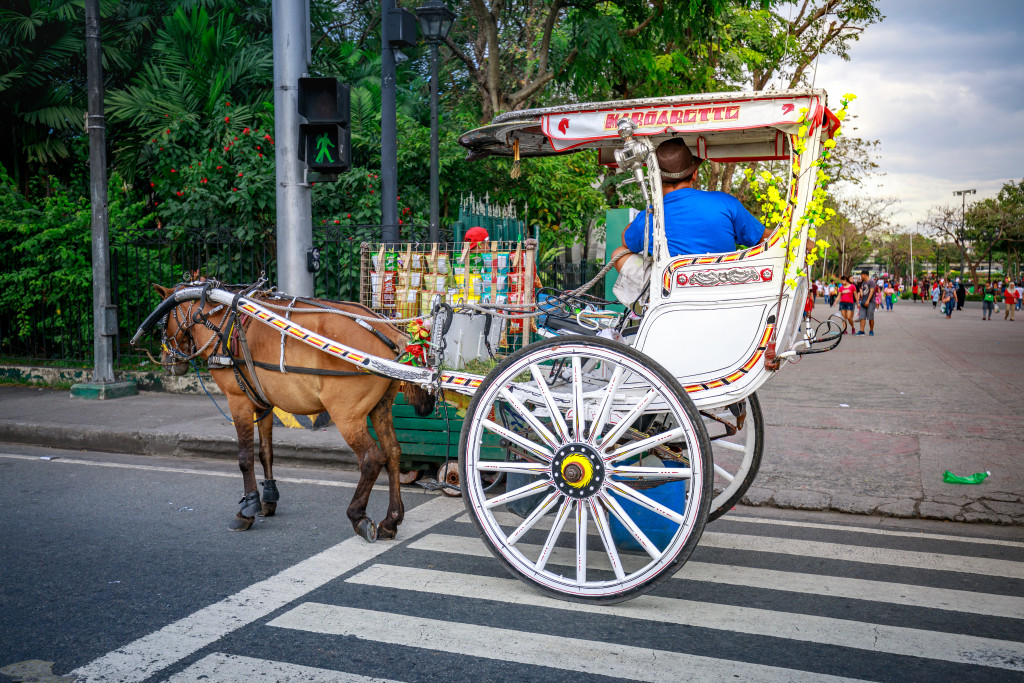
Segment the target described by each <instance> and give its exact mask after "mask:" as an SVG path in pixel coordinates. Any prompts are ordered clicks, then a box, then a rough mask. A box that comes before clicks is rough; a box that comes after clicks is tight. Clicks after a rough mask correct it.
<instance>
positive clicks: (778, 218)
mask: <svg viewBox="0 0 1024 683" xmlns="http://www.w3.org/2000/svg"><path fill="white" fill-rule="evenodd" d="M855 99H857V96H856V95H854V94H853V93H846V94H845V95H843V97H842V98H841V99H840V108H839V111H837V112H835V117H836V118H837V119H838V120H839V121H843V120H845V119H846V112H847V109H848V108H849V106H850V102H852V101H853V100H855ZM807 113H808V109H807V107H803V108H802V109H800V118H799V119H798V120H797V122H798V123H801V124H803V125H801V126H800V128H799V129H798V130H797V132H796V134H795V135H791V136H790V143H791V145H792V148H793V164H792V171H791V174H790V179H789V182H788V183H786V184H785V185H784V183H785V181H784V180H783V179H782V178H779V177H777V176H775V175H773V174H771V173H770V172H768V171H761V173H759V174H755V173H754V171H753V170H752V169H749V168H748V169H745V170H744V174H745V175H746V177H747V180H748V182H749V183H750V189H751V192H753V194H754V198H755V199H756V200H757V202H758V207H759V209H760V212H761V215H760V217H759V218H760V220H761V223H763V224H766V225H769V224H771V225H776V226H778V225H780V224H781V223H782V222H783V221H784V222H785V223H788V224H790V228H789V230H790V232H789V235H788V238H787V243H786V248H787V250H788V252H789V254H788V263H789V268H788V269H787V272H786V285H787V286H789V287H794V286H796V278H797V277H798V276H801V275H806V274H807V268H810V267H811V266H813V265H814V264H815V262H817V260H818V257H819V255H820V254H821V253H822V252H823V251H824V249H825V248H826V247H828V246H829V243H828V242H827V241H826V240H823V239H816V238H817V228H819V227H821V225H823V224H824V223H825V221H827V220H829V219H831V218H832V217H833V216H835V214H836V212H835V211H833V210H832V209H830V208H828V207H826V206H825V200H826V199H827V197H828V193H827V192H826V189H825V187H826V183H827V182H828V175H827V174H826V173H825V172H824V171H823V170H822V168H823V167H825V166H827V164H828V158H829V157H830V156H831V154H832V150H833V149H834V148H835V146H836V140H837V139H838V138H839V136H840V135H842V127H839V128H836V130H835V132H834V133H833V135H832V138H831V139H829V140H826V141H825V142H824V143H823V149H822V152H821V155H820V156H819V157H818V158H817V159H815V160H814V162H813V163H812V166H817V167H818V169H817V172H816V174H815V183H814V190H813V191H812V193H811V198H810V200H809V201H808V202H807V207H806V208H805V209H804V214H803V215H802V216H801V217H800V219H799V220H798V221H797V224H796V227H797V228H798V229H797V230H796V231H795V232H796V235H795V236H794V235H793V232H794V231H793V226H792V220H791V218H792V213H793V206H794V205H795V204H796V201H797V197H796V192H797V181H798V180H799V178H800V155H801V154H803V152H804V150H805V149H807V139H808V137H809V135H811V134H812V133H811V132H810V131H809V126H808V125H807V124H805V123H803V122H804V120H805V118H806V116H807ZM823 124H824V122H823ZM786 186H788V187H786ZM782 187H786V194H785V196H784V195H783V193H782V192H780V188H782ZM804 225H808V228H807V237H808V238H809V239H811V240H814V244H815V248H814V249H812V250H811V251H810V252H808V253H807V255H806V258H805V259H804V263H803V264H798V263H797V262H796V254H797V252H798V250H799V248H800V233H801V232H802V231H803V227H804Z"/></svg>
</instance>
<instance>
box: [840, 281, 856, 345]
mask: <svg viewBox="0 0 1024 683" xmlns="http://www.w3.org/2000/svg"><path fill="white" fill-rule="evenodd" d="M840 279H841V280H842V284H841V285H840V286H839V314H840V315H841V316H843V319H844V320H845V321H846V322H847V324H848V325H849V330H848V331H844V332H843V334H853V331H854V326H853V305H854V302H855V301H856V297H855V294H856V291H857V287H856V286H854V284H853V283H852V282H850V276H849V275H844V276H843V277H842V278H840Z"/></svg>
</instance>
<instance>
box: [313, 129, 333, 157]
mask: <svg viewBox="0 0 1024 683" xmlns="http://www.w3.org/2000/svg"><path fill="white" fill-rule="evenodd" d="M328 147H337V145H335V144H333V143H332V142H331V138H330V136H329V135H327V133H324V134H323V135H321V136H320V137H318V138H317V139H316V163H318V164H319V163H321V162H322V161H323V160H324V157H327V163H329V164H333V163H334V157H332V156H331V152H330V151H329V150H328V149H327V148H328Z"/></svg>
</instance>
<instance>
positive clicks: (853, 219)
mask: <svg viewBox="0 0 1024 683" xmlns="http://www.w3.org/2000/svg"><path fill="white" fill-rule="evenodd" d="M897 202H898V200H897V199H895V198H891V197H860V196H858V197H853V198H848V199H845V200H838V199H835V198H831V197H830V198H829V199H828V200H826V206H828V207H829V208H832V209H833V210H834V211H835V212H836V213H835V215H834V216H832V218H830V219H828V220H826V221H825V223H824V225H822V226H821V228H820V229H819V236H822V237H824V239H827V240H828V242H829V244H831V245H832V248H833V249H834V250H835V251H834V252H833V253H834V256H833V259H835V263H836V266H837V267H838V274H840V275H844V274H850V272H851V271H852V270H853V268H854V266H856V265H857V264H858V263H860V262H861V261H863V260H864V259H865V258H866V257H867V256H869V255H870V254H871V252H872V251H873V250H874V246H875V245H874V243H873V242H872V240H873V238H875V237H876V234H877V233H878V231H880V230H881V229H882V228H884V227H886V226H888V225H889V219H890V217H891V215H892V211H893V209H894V207H895V205H896V204H897Z"/></svg>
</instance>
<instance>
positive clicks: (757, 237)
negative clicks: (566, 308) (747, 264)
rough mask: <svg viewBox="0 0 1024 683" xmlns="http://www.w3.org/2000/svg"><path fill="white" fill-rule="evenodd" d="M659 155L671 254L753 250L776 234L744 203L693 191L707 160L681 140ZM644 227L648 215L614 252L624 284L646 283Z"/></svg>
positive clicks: (639, 218)
mask: <svg viewBox="0 0 1024 683" xmlns="http://www.w3.org/2000/svg"><path fill="white" fill-rule="evenodd" d="M656 153H657V155H658V166H659V167H661V191H662V194H663V195H664V197H665V199H664V205H665V238H666V241H667V242H668V251H669V255H670V256H681V255H684V254H686V255H689V254H715V253H721V252H726V251H732V250H733V249H735V248H736V246H737V245H746V246H753V245H755V244H760V243H761V242H763V241H765V240H766V239H768V237H769V235H770V234H771V230H769V229H767V228H765V227H764V226H763V225H761V223H760V222H758V220H757V219H756V218H754V217H753V216H752V215H750V212H749V211H747V210H746V209H745V208H744V207H743V204H741V203H740V200H738V199H736V198H735V197H733V196H732V195H731V194H727V193H725V192H702V191H700V190H698V189H697V188H696V187H694V185H695V184H696V180H697V169H698V168H699V167H700V165H701V163H703V161H704V160H703V159H699V158H697V157H694V156H693V154H692V153H691V152H690V149H689V148H688V147H687V146H686V143H685V142H683V140H682V139H680V138H672V139H670V140H666V141H665V142H663V143H661V144H660V145H658V149H657V152H656ZM645 225H647V212H646V211H644V212H641V213H640V215H638V216H637V217H636V218H634V219H633V222H631V223H630V224H629V225H628V226H626V229H625V230H623V231H622V244H623V246H621V247H619V248H618V249H616V250H615V251H613V252H612V256H611V258H612V261H613V262H614V263H615V268H616V269H617V270H618V271H619V273H620V275H619V279H620V280H621V279H626V280H636V281H637V282H643V281H644V280H645V279H646V278H645V277H644V272H643V271H644V264H643V259H642V257H641V256H640V254H641V253H642V252H643V250H644V233H643V231H644V226H645ZM651 232H653V222H652V225H651ZM648 244H649V245H653V244H654V236H653V234H650V233H649V234H648ZM623 284H625V283H623ZM640 287H643V284H641V285H640ZM620 300H621V299H620Z"/></svg>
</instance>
